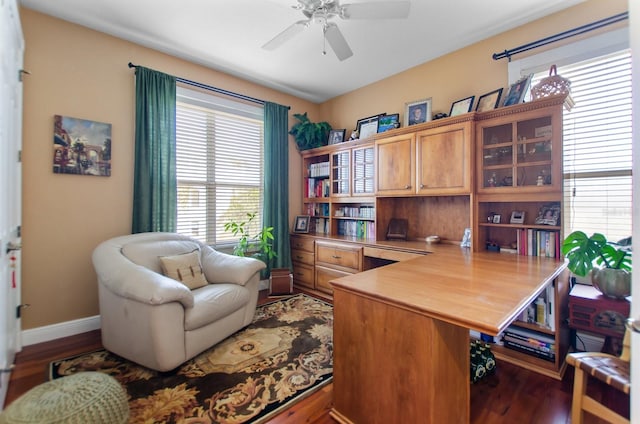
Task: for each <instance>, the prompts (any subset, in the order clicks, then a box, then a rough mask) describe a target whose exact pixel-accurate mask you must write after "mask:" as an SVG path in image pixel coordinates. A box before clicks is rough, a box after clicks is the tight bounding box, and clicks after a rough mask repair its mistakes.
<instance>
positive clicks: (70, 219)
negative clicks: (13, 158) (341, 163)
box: [20, 8, 319, 329]
mask: <svg viewBox="0 0 640 424" xmlns="http://www.w3.org/2000/svg"><path fill="white" fill-rule="evenodd" d="M20 14H21V20H22V25H23V31H24V36H25V42H26V51H25V58H24V67H25V69H27V70H28V71H29V72H31V75H30V76H28V77H26V78H25V82H24V117H23V120H24V124H23V127H24V128H23V156H22V157H23V218H22V224H23V246H24V247H23V256H22V257H23V272H22V301H23V302H24V303H28V304H30V305H31V307H30V308H28V309H25V310H24V313H23V318H22V327H23V329H30V328H34V327H40V326H44V325H49V324H54V323H58V322H64V321H69V320H73V319H78V318H83V317H89V316H93V315H97V314H98V301H97V285H96V276H95V273H94V270H93V266H92V264H91V252H92V251H93V249H94V248H95V247H96V245H97V244H98V243H100V242H101V241H103V240H105V239H108V238H110V237H113V236H116V235H121V234H128V233H130V230H131V205H132V193H133V189H132V184H133V152H134V143H133V140H134V115H135V112H134V103H135V93H134V88H135V86H134V84H135V82H134V71H133V70H132V69H129V68H128V67H127V63H129V62H133V63H135V64H140V65H143V66H146V67H148V68H153V69H157V70H160V71H162V72H166V73H168V74H172V75H176V76H180V77H183V78H186V79H190V80H194V81H198V82H201V83H204V84H208V85H212V86H215V87H220V88H224V89H226V90H231V91H235V92H238V93H242V94H246V95H249V96H251V97H255V98H259V99H264V100H268V101H272V102H276V103H279V104H283V105H289V106H291V114H293V113H294V112H300V111H307V112H309V115H310V116H311V117H312V119H318V118H319V116H318V115H319V106H318V105H316V104H313V103H310V102H307V101H305V100H301V99H298V98H295V97H293V96H289V95H286V94H283V93H280V92H277V91H274V90H270V89H267V88H265V87H261V86H259V85H256V84H253V83H249V82H246V81H243V80H240V79H237V78H234V77H230V76H228V75H225V74H222V73H219V72H215V71H212V70H210V69H207V68H204V67H201V66H198V65H194V64H192V63H189V62H185V61H183V60H179V59H176V58H174V57H171V56H168V55H165V54H162V53H158V52H157V51H154V50H150V49H147V48H144V47H141V46H138V45H135V44H132V43H129V42H126V41H123V40H120V39H117V38H114V37H111V36H108V35H105V34H102V33H99V32H96V31H92V30H89V29H86V28H84V27H81V26H78V25H74V24H70V23H67V22H64V21H61V20H58V19H55V18H52V17H49V16H46V15H43V14H40V13H37V12H34V11H32V10H29V9H25V8H22V9H21V11H20ZM56 114H59V115H66V116H72V117H76V118H82V119H89V120H95V121H100V122H108V123H111V124H112V140H113V149H112V154H113V157H112V175H111V176H110V177H108V178H105V177H90V176H77V175H60V174H54V173H53V172H52V170H51V169H52V154H53V151H52V137H53V134H52V131H53V116H54V115H56ZM289 119H290V121H291V122H293V117H292V116H290V118H289ZM289 143H290V151H291V155H290V158H291V159H290V167H291V170H292V172H290V184H291V185H290V192H291V199H292V202H291V205H290V211H289V215H290V216H294V215H295V214H297V213H298V211H299V210H300V193H301V192H302V188H301V184H302V183H301V180H300V178H299V175H300V167H301V166H302V165H301V161H300V155H299V154H298V153H297V150H296V147H295V143H294V142H293V139H290V140H289Z"/></svg>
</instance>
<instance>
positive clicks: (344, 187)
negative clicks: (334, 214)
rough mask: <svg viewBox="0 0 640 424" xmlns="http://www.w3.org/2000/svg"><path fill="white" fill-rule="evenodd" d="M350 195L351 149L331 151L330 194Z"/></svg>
mask: <svg viewBox="0 0 640 424" xmlns="http://www.w3.org/2000/svg"><path fill="white" fill-rule="evenodd" d="M350 195H351V150H349V149H345V150H340V151H337V152H334V153H331V196H334V197H341V196H350Z"/></svg>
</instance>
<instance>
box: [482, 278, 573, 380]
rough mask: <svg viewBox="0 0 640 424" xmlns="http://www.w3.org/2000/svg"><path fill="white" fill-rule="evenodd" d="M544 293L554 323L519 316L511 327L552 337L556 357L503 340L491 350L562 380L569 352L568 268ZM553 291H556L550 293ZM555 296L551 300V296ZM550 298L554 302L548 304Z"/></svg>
mask: <svg viewBox="0 0 640 424" xmlns="http://www.w3.org/2000/svg"><path fill="white" fill-rule="evenodd" d="M550 284H551V285H550V286H548V290H547V291H546V293H545V296H546V297H547V305H548V307H550V308H553V314H552V315H553V316H554V317H555V318H554V322H553V325H550V324H549V325H538V324H535V323H529V322H525V321H523V320H516V321H514V323H513V324H511V326H512V327H515V328H520V329H523V330H525V331H528V332H530V333H531V334H533V335H534V336H535V335H537V334H539V335H540V337H541V338H544V339H549V340H553V342H554V351H555V355H554V357H553V358H546V359H545V358H542V357H537V356H534V355H531V354H529V353H525V352H521V351H517V350H513V349H510V348H508V347H505V346H503V345H501V344H497V345H493V346H492V347H491V351H492V352H493V353H494V355H495V356H496V358H498V359H500V360H503V361H505V362H509V363H512V364H515V365H518V366H521V367H523V368H526V369H529V370H532V371H536V372H538V373H540V374H544V375H547V376H549V377H553V378H555V379H558V380H562V377H563V375H564V372H565V369H566V366H567V364H566V361H565V357H566V356H567V352H569V345H570V336H569V331H570V329H569V292H570V291H571V288H570V285H569V271H568V270H566V269H565V270H564V271H563V272H562V273H561V274H560V275H559V276H558V277H557V278H555V279H554V280H553V282H552V283H550ZM551 293H553V294H551ZM550 298H552V300H551V299H550ZM549 302H553V303H552V304H551V305H549Z"/></svg>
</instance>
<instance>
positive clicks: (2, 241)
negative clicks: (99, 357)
mask: <svg viewBox="0 0 640 424" xmlns="http://www.w3.org/2000/svg"><path fill="white" fill-rule="evenodd" d="M0 7H1V13H2V15H1V20H0V31H1V34H0V35H1V37H0V60H1V61H2V62H1V64H0V65H1V66H0V86H1V88H2V90H1V91H0V409H2V406H3V405H4V400H5V397H6V394H7V386H8V384H9V372H8V370H9V369H10V368H11V365H12V364H13V360H14V357H15V353H16V351H18V350H19V349H20V347H21V346H20V339H19V335H20V320H19V318H18V317H17V316H16V311H17V306H18V305H19V304H20V250H19V248H18V249H17V250H12V249H14V248H16V247H19V246H20V219H21V201H22V198H21V172H22V170H21V166H20V151H21V149H22V83H21V82H20V78H21V73H20V71H21V69H22V58H23V52H24V39H23V37H22V28H21V26H20V17H19V15H18V5H17V1H16V0H0Z"/></svg>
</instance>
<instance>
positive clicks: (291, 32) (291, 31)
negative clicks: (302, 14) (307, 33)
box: [262, 21, 309, 50]
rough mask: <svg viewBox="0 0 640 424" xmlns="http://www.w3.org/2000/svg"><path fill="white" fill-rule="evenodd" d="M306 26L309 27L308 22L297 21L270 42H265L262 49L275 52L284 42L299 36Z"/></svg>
mask: <svg viewBox="0 0 640 424" xmlns="http://www.w3.org/2000/svg"><path fill="white" fill-rule="evenodd" d="M307 26H309V21H298V22H296V23H294V24H292V25H290V26H289V27H288V28H287V29H285V30H284V31H282V32H281V33H280V34H278V35H276V36H275V37H273V38H272V39H271V40H269V41H267V42H266V43H265V44H264V45H263V46H262V48H263V49H265V50H275V49H277V48H278V47H280V46H281V45H282V44H284V43H285V42H286V41H288V40H290V39H291V38H293V37H294V36H296V35H298V34H300V33H301V32H302V31H303V30H304V29H305V28H306V27H307Z"/></svg>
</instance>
